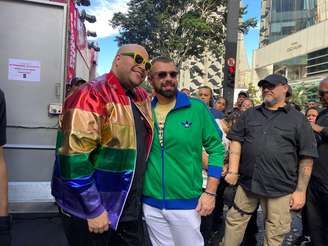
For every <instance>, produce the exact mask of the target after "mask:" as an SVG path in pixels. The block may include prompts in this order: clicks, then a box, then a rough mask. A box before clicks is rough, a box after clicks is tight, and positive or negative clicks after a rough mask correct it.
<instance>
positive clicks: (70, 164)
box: [56, 91, 104, 218]
mask: <svg viewBox="0 0 328 246" xmlns="http://www.w3.org/2000/svg"><path fill="white" fill-rule="evenodd" d="M98 100H99V99H98V98H97V96H95V95H94V93H90V92H86V93H83V92H80V91H79V92H77V93H76V95H75V94H73V95H72V96H70V97H69V98H68V99H67V101H66V102H65V108H64V116H63V121H62V128H61V131H60V132H59V137H58V138H57V148H58V149H57V158H56V159H57V161H59V170H60V178H61V179H62V181H63V183H64V185H65V186H68V187H66V188H69V189H70V190H72V191H73V193H74V197H75V198H74V199H76V200H75V201H73V202H76V203H80V205H81V206H82V207H83V209H84V212H85V214H86V215H87V218H94V217H97V216H98V215H100V214H101V213H102V212H103V211H104V208H103V206H102V203H101V198H100V194H99V192H98V190H97V187H96V185H95V182H94V179H93V172H94V165H93V163H92V161H91V158H90V154H91V153H92V151H94V150H95V149H96V148H97V147H98V145H99V142H100V136H101V135H100V131H101V130H100V126H101V107H102V106H101V103H100V102H99V101H98Z"/></svg>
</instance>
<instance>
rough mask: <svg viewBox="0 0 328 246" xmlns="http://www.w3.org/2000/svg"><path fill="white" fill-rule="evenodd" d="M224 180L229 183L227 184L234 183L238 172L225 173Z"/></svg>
mask: <svg viewBox="0 0 328 246" xmlns="http://www.w3.org/2000/svg"><path fill="white" fill-rule="evenodd" d="M224 180H225V181H226V182H227V183H228V184H229V185H236V184H237V181H238V174H234V173H229V172H228V173H227V175H226V176H225V177H224Z"/></svg>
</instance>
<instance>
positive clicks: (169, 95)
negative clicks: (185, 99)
mask: <svg viewBox="0 0 328 246" xmlns="http://www.w3.org/2000/svg"><path fill="white" fill-rule="evenodd" d="M171 86H172V88H173V89H172V90H164V89H163V87H164V86H163V85H160V86H159V87H157V86H154V90H155V92H156V93H157V94H159V95H161V96H163V97H166V98H173V97H175V95H176V93H177V91H178V85H173V84H171Z"/></svg>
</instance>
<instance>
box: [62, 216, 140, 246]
mask: <svg viewBox="0 0 328 246" xmlns="http://www.w3.org/2000/svg"><path fill="white" fill-rule="evenodd" d="M60 215H61V217H62V221H63V225H64V231H65V235H66V237H67V240H68V242H69V245H71V246H142V245H143V243H144V237H143V227H142V221H141V219H140V220H138V221H128V222H120V223H119V225H118V228H117V230H116V231H114V230H112V229H110V230H109V231H107V232H104V233H102V234H96V233H91V232H89V229H88V223H87V221H86V220H83V219H79V218H76V217H74V216H72V215H68V214H66V213H63V212H61V211H60Z"/></svg>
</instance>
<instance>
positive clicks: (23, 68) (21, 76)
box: [8, 58, 41, 82]
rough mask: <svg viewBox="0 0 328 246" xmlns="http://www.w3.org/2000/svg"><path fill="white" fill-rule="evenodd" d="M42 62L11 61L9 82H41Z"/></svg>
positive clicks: (9, 62) (9, 63)
mask: <svg viewBox="0 0 328 246" xmlns="http://www.w3.org/2000/svg"><path fill="white" fill-rule="evenodd" d="M40 68H41V65H40V61H31V60H21V59H11V58H10V59H9V61H8V80H22V81H36V82H38V81H40V70H41V69H40Z"/></svg>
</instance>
